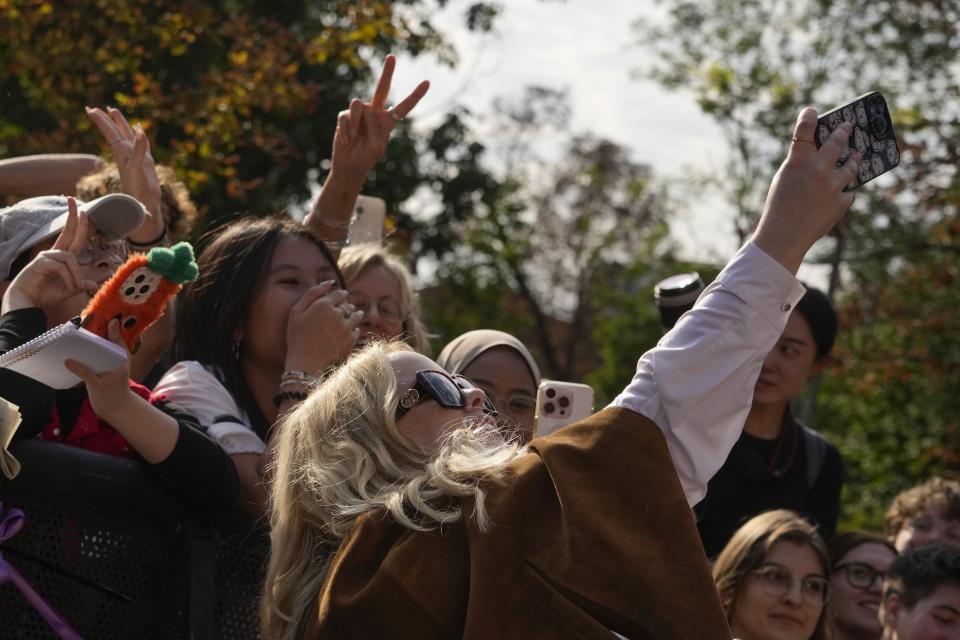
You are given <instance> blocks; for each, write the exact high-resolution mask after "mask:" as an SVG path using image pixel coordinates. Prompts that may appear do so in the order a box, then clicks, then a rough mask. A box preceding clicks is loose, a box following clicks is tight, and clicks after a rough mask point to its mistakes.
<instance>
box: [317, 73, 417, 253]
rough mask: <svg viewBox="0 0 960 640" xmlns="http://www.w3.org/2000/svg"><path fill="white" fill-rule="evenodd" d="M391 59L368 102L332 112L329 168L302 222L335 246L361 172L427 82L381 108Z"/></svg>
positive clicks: (361, 181)
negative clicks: (334, 124) (334, 116)
mask: <svg viewBox="0 0 960 640" xmlns="http://www.w3.org/2000/svg"><path fill="white" fill-rule="evenodd" d="M396 64H397V59H396V58H395V57H394V56H393V55H392V54H391V55H388V56H387V57H386V59H385V60H384V61H383V70H382V71H381V73H380V79H379V80H378V81H377V88H376V90H375V91H374V94H373V98H372V99H371V100H370V102H364V101H362V100H360V99H359V98H354V99H353V100H352V101H351V102H350V108H349V110H346V111H341V112H340V114H339V116H338V117H337V130H336V133H334V137H333V156H332V158H331V161H330V173H329V175H328V176H327V180H326V181H325V182H324V184H323V188H322V189H321V190H320V195H319V196H318V197H317V200H316V202H315V203H314V205H313V207H312V208H311V209H310V212H309V213H308V214H307V217H306V218H304V220H303V224H304V225H306V226H307V227H308V228H309V229H310V230H311V231H313V232H314V233H316V234H317V235H319V236H320V237H321V238H323V239H324V240H326V241H327V242H328V243H330V244H331V248H337V252H339V248H338V243H342V242H343V241H344V240H345V238H346V237H347V228H348V226H349V224H350V218H351V216H352V215H353V206H354V203H356V201H357V196H358V195H360V190H361V189H363V185H364V183H365V182H366V180H367V174H368V173H370V170H371V169H373V167H374V165H376V164H377V162H378V161H379V160H380V158H382V157H383V154H384V152H386V150H387V143H388V142H389V140H390V134H391V133H392V132H393V129H394V127H396V126H397V123H399V122H400V121H401V120H403V119H404V118H405V117H406V116H407V114H408V113H410V111H411V110H412V109H413V108H414V107H415V106H417V103H418V102H420V99H421V98H422V97H423V96H424V95H425V94H426V93H427V89H429V88H430V83H429V82H427V81H426V80H424V81H423V82H421V83H420V84H419V85H417V88H416V89H414V90H413V91H412V92H411V93H410V95H408V96H407V97H406V98H404V99H403V100H401V101H400V102H399V103H398V104H396V105H395V106H394V107H393V108H390V109H388V108H387V106H386V105H387V97H388V96H389V94H390V83H391V82H392V80H393V70H394V67H395V66H396Z"/></svg>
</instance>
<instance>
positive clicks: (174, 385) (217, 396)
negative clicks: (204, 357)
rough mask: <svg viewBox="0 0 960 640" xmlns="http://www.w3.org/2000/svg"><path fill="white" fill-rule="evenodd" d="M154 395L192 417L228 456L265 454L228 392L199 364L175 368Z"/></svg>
mask: <svg viewBox="0 0 960 640" xmlns="http://www.w3.org/2000/svg"><path fill="white" fill-rule="evenodd" d="M153 393H154V395H155V396H163V397H164V398H165V399H166V400H169V401H170V402H171V403H173V404H174V405H176V406H177V407H178V408H180V409H183V410H184V411H186V412H187V413H189V414H191V415H193V417H195V418H196V419H197V420H198V421H199V422H200V424H201V425H202V426H203V427H204V428H206V429H207V435H209V436H210V437H211V438H212V439H213V440H214V441H215V442H216V443H217V444H219V445H220V446H221V447H222V448H223V450H224V451H226V452H227V453H228V454H229V455H235V454H242V453H263V452H264V451H265V450H266V445H265V444H264V442H263V440H261V439H260V436H258V435H257V434H256V432H255V431H254V430H253V429H252V428H251V427H250V425H249V424H248V423H247V417H246V414H245V413H244V412H243V411H241V409H240V407H239V406H238V405H237V402H236V401H235V400H234V399H233V396H232V395H230V392H229V391H227V389H226V387H224V386H223V385H222V384H221V383H220V381H219V380H217V378H216V376H214V375H213V374H212V373H210V372H209V371H207V369H205V368H204V366H203V365H202V364H200V363H199V362H196V361H194V360H185V361H183V362H178V363H177V364H175V365H174V366H173V367H171V368H170V370H169V371H167V373H166V374H164V376H163V377H162V378H161V379H160V382H158V383H157V386H156V388H155V389H154V390H153Z"/></svg>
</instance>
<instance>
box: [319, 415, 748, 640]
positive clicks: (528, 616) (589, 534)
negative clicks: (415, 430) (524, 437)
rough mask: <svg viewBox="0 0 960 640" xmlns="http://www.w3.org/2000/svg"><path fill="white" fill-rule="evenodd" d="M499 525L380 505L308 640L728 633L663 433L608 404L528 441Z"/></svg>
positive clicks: (494, 495)
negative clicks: (438, 522)
mask: <svg viewBox="0 0 960 640" xmlns="http://www.w3.org/2000/svg"><path fill="white" fill-rule="evenodd" d="M530 449H531V451H530V453H529V455H525V456H523V457H522V458H520V459H518V460H516V461H514V462H513V463H511V465H510V466H511V469H510V470H511V475H510V477H509V478H508V482H507V483H506V484H505V485H503V486H492V487H491V488H490V490H489V492H488V495H487V502H486V504H487V509H488V511H489V513H490V516H491V519H492V521H493V523H494V524H493V525H492V527H491V528H490V529H488V530H487V531H485V532H481V531H480V530H479V529H478V528H477V526H476V524H475V522H474V521H473V519H472V518H470V517H469V514H471V512H472V506H471V503H470V501H467V502H466V503H465V504H464V514H465V515H466V516H467V518H465V519H464V520H462V521H460V522H458V523H456V524H454V525H450V526H445V527H443V528H442V529H440V530H437V531H432V532H428V533H419V532H414V531H410V530H408V529H405V528H403V527H401V526H399V525H397V524H395V523H393V522H391V521H390V520H389V519H388V518H387V517H386V515H385V512H384V511H382V510H377V511H373V512H370V513H367V514H364V515H363V516H361V517H360V518H359V519H358V520H357V522H356V524H355V525H354V528H353V530H352V531H351V532H350V534H349V535H348V536H347V537H346V538H345V539H344V540H343V543H342V544H341V546H340V548H339V550H338V551H337V554H336V556H335V557H334V559H333V561H332V563H331V566H330V571H329V573H328V575H327V578H326V581H325V583H324V586H323V589H322V591H321V594H320V599H319V610H318V619H317V624H316V626H315V627H314V628H313V629H312V630H311V632H310V634H309V635H308V637H310V638H337V639H342V638H364V639H371V640H373V639H378V638H384V639H387V640H403V639H407V638H409V639H411V640H412V639H414V638H415V639H417V640H424V639H433V638H468V639H477V638H479V639H487V638H489V639H500V638H524V639H531V640H532V639H536V638H543V639H550V640H558V639H565V638H603V639H604V640H610V639H611V638H613V637H614V636H613V634H612V633H611V632H610V630H614V631H617V632H618V633H620V634H622V635H624V636H626V637H627V638H629V639H630V640H644V639H654V638H655V639H657V640H666V639H672V638H677V639H680V638H682V639H684V640H712V639H714V638H718V639H719V638H723V639H729V638H730V632H729V629H728V628H727V623H726V619H725V617H724V613H723V608H722V606H721V604H720V600H719V598H718V596H717V593H716V590H715V589H714V585H713V580H712V579H711V576H710V569H709V567H708V565H707V561H706V557H705V556H704V553H703V547H702V546H701V545H700V539H699V537H698V536H697V530H696V527H695V526H694V520H693V516H692V514H691V511H690V508H689V507H688V506H687V501H686V499H685V497H684V494H683V491H682V489H681V487H680V482H679V480H678V478H677V475H676V472H675V470H674V468H673V464H672V462H671V460H670V455H669V453H668V451H667V447H666V442H665V441H664V438H663V435H662V434H661V432H660V430H659V429H658V428H657V427H656V425H654V424H653V423H652V422H650V421H649V420H647V419H646V418H644V417H642V416H640V415H638V414H636V413H634V412H632V411H630V410H628V409H610V408H608V409H604V410H603V411H600V412H599V413H597V414H596V415H594V416H591V417H590V418H587V419H586V420H583V421H581V422H579V423H577V424H576V425H572V426H570V427H568V428H566V429H563V430H561V431H558V432H557V433H555V434H553V435H551V436H549V437H546V438H541V439H536V440H534V441H533V442H532V443H531V444H530Z"/></svg>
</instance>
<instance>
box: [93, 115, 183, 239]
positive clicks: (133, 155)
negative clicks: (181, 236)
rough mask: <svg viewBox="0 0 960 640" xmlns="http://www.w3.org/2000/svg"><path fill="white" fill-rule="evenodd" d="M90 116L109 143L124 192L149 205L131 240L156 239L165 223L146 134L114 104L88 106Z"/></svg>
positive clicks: (155, 169)
mask: <svg viewBox="0 0 960 640" xmlns="http://www.w3.org/2000/svg"><path fill="white" fill-rule="evenodd" d="M87 115H88V116H89V117H90V120H91V121H92V122H93V124H95V125H96V127H97V129H99V130H100V134H101V135H102V136H103V139H104V140H106V142H107V144H108V145H110V150H111V152H113V159H114V160H115V161H116V163H117V168H118V169H119V171H120V184H121V187H122V188H123V191H124V193H127V194H129V195H131V196H133V197H134V198H136V199H137V200H139V201H140V202H142V203H143V205H144V206H145V207H146V208H147V212H148V214H149V215H148V216H147V217H146V218H145V219H144V221H143V224H142V225H141V226H140V228H139V229H137V230H136V231H134V232H133V233H131V234H130V239H131V240H133V241H134V242H140V243H148V242H152V241H155V240H156V239H157V238H158V237H160V236H161V235H162V234H163V231H164V229H165V228H166V225H165V223H164V220H163V214H162V211H161V205H160V201H161V196H160V179H159V178H158V177H157V166H156V164H155V163H154V161H153V155H152V154H151V153H150V140H149V139H148V138H147V134H146V133H145V132H144V131H143V129H142V128H141V127H140V126H139V125H138V126H137V127H136V128H134V127H131V126H130V123H129V122H127V119H126V118H124V117H123V114H122V113H120V111H118V110H117V109H114V108H113V107H108V108H107V110H106V111H104V110H103V109H99V108H95V109H91V108H90V107H87Z"/></svg>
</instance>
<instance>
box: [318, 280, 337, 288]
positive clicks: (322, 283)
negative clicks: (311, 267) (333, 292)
mask: <svg viewBox="0 0 960 640" xmlns="http://www.w3.org/2000/svg"><path fill="white" fill-rule="evenodd" d="M334 282H336V281H335V280H324V281H323V282H321V283H320V286H321V287H328V286H330V285H331V284H333V283H334Z"/></svg>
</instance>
